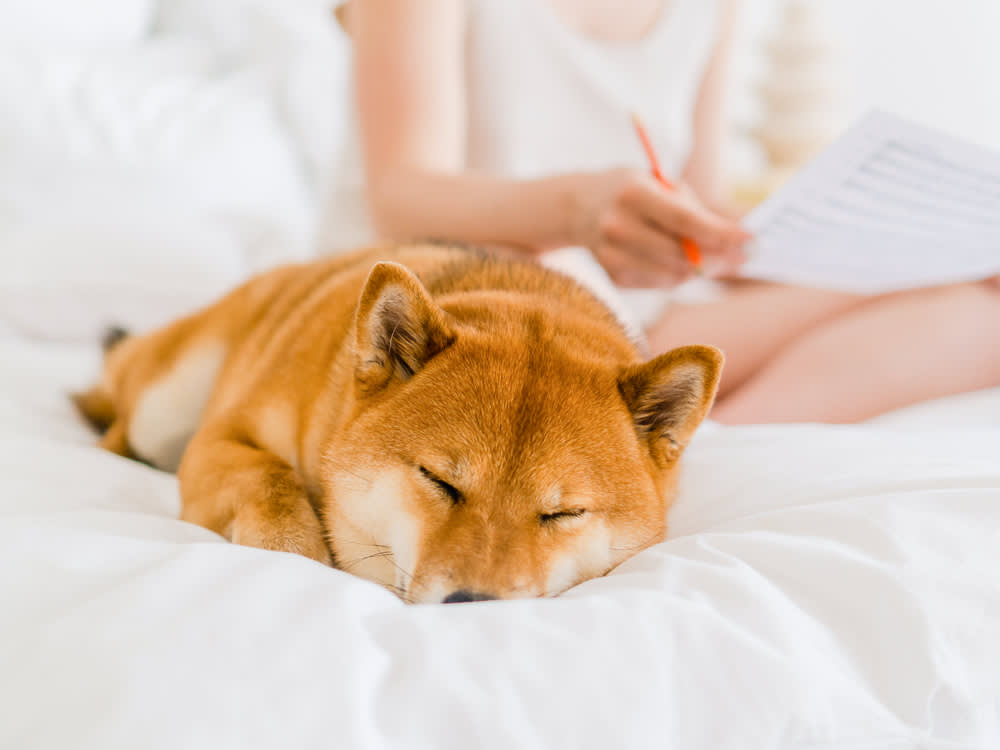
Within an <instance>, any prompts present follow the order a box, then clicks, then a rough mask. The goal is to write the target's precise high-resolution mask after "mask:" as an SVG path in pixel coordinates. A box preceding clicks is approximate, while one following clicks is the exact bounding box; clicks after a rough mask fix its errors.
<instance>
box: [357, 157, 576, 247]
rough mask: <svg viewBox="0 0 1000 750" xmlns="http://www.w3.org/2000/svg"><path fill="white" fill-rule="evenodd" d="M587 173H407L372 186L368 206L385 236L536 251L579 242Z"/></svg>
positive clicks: (385, 179) (386, 177)
mask: <svg viewBox="0 0 1000 750" xmlns="http://www.w3.org/2000/svg"><path fill="white" fill-rule="evenodd" d="M582 179H585V178H584V176H582V175H560V176H556V177H548V178H543V179H538V180H512V179H504V178H494V177H489V176H485V175H476V174H468V173H466V174H440V173H428V172H406V173H401V172H400V173H393V174H392V175H388V176H385V177H383V178H382V179H380V180H377V181H375V183H374V184H373V185H371V186H370V188H369V204H370V206H371V209H372V218H373V219H374V221H375V226H376V229H377V231H378V234H379V236H380V237H381V238H383V239H393V240H409V239H418V238H434V239H448V240H456V241H461V242H472V243H479V244H500V245H507V246H512V247H516V248H519V249H520V250H521V251H522V252H525V253H528V254H535V253H539V252H542V251H544V250H547V249H552V248H556V247H562V246H566V245H571V244H574V241H575V239H576V237H577V235H578V232H577V227H576V223H577V222H578V218H577V217H578V215H579V208H578V205H577V204H578V199H577V195H578V190H577V187H578V185H579V183H580V181H581V180H582Z"/></svg>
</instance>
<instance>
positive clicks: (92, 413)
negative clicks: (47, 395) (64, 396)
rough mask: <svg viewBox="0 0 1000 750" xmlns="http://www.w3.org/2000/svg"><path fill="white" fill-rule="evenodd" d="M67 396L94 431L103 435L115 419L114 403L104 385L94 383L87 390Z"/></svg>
mask: <svg viewBox="0 0 1000 750" xmlns="http://www.w3.org/2000/svg"><path fill="white" fill-rule="evenodd" d="M69 397H70V400H71V401H72V402H73V405H74V406H75V407H76V410H77V411H78V412H80V416H82V417H83V418H84V419H86V420H87V423H88V424H89V425H90V426H91V427H92V428H93V429H94V431H95V432H97V433H99V434H101V435H103V434H104V433H105V432H107V431H108V428H109V427H111V423H112V422H114V421H115V417H116V416H117V415H116V414H115V405H114V403H113V402H112V401H111V396H110V394H109V393H108V392H107V390H105V389H104V386H101V385H95V386H94V387H93V388H91V389H90V390H89V391H80V392H77V393H71V394H70V396H69Z"/></svg>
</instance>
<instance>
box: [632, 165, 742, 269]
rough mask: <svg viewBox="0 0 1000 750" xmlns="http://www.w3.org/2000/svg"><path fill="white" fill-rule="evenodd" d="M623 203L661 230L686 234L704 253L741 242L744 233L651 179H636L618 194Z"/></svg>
mask: <svg viewBox="0 0 1000 750" xmlns="http://www.w3.org/2000/svg"><path fill="white" fill-rule="evenodd" d="M622 200H623V202H624V203H625V204H626V205H627V206H628V207H630V208H631V209H633V210H634V211H636V212H637V213H639V214H640V215H642V216H643V217H644V218H645V219H646V220H647V221H649V222H650V223H652V224H654V225H655V226H657V227H659V228H660V229H662V230H663V231H664V232H667V233H669V234H672V235H674V236H677V237H690V238H691V239H693V240H694V241H695V242H697V243H698V244H699V246H701V247H702V248H703V249H704V250H705V251H706V252H710V253H713V254H722V253H724V252H726V251H727V249H728V248H731V247H732V246H734V245H737V244H740V243H741V242H744V241H745V234H746V233H745V232H744V230H743V229H741V228H740V226H739V225H738V224H734V223H733V222H730V221H728V220H726V219H724V218H722V217H721V216H716V215H715V214H713V213H712V212H711V211H708V210H707V209H705V208H703V207H702V206H700V205H698V204H697V202H696V201H695V199H694V198H693V197H690V196H685V195H683V194H682V193H678V192H671V191H669V190H667V189H666V188H664V187H663V186H661V185H660V184H659V183H657V182H656V181H655V180H654V179H653V178H649V179H648V180H646V179H643V180H636V181H634V182H633V183H632V184H631V185H629V187H628V189H626V190H625V191H624V192H623V194H622Z"/></svg>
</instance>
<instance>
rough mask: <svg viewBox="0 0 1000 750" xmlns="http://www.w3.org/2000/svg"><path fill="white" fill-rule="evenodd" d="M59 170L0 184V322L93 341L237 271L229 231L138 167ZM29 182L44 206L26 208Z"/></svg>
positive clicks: (161, 317)
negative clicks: (8, 188) (15, 188)
mask: <svg viewBox="0 0 1000 750" xmlns="http://www.w3.org/2000/svg"><path fill="white" fill-rule="evenodd" d="M62 177H63V179H62V180H61V181H60V182H59V183H55V182H51V181H48V182H47V181H45V180H37V181H36V183H35V185H34V186H33V187H32V185H31V181H30V180H22V181H21V186H22V188H23V190H22V192H21V194H20V195H19V196H18V197H17V198H13V197H12V196H11V195H9V194H8V195H6V196H5V195H4V193H3V192H2V191H0V264H2V273H0V322H3V323H5V324H6V325H5V326H4V327H13V328H15V329H18V330H20V331H22V332H24V333H26V334H29V335H31V336H35V337H41V338H46V339H51V340H61V341H96V340H97V338H98V337H99V336H100V334H101V331H102V330H103V329H104V328H105V327H107V326H108V325H112V324H114V325H123V326H125V327H127V328H130V329H134V330H137V331H142V330H148V329H150V328H153V327H155V326H158V325H161V324H163V323H166V322H168V321H170V320H172V319H174V318H176V317H178V316H180V315H183V314H185V313H188V312H190V311H192V310H194V309H196V308H198V307H200V306H202V305H204V304H207V303H209V302H211V301H212V300H214V299H215V298H217V297H218V296H220V295H222V294H223V293H225V292H226V291H227V290H228V289H229V288H231V287H232V286H234V285H235V284H237V283H238V282H239V281H241V280H242V279H243V278H245V276H246V275H247V272H248V270H249V269H248V266H247V261H246V258H245V253H244V249H243V244H242V242H241V240H240V238H239V235H238V234H236V233H234V232H233V231H232V230H231V228H230V227H228V226H227V225H226V224H225V223H222V222H218V221H213V220H212V219H209V218H206V217H205V216H204V215H202V214H201V212H200V211H199V210H198V209H197V207H196V206H194V205H193V204H191V203H190V202H188V201H186V200H185V198H184V196H183V195H179V194H176V193H172V192H171V191H170V190H168V189H165V188H164V187H163V186H162V185H158V184H157V183H155V182H153V183H150V182H149V181H148V180H146V179H145V178H143V177H142V176H138V175H132V176H131V177H129V176H127V175H124V174H121V175H115V176H114V178H113V179H112V178H111V176H110V175H104V176H103V179H102V180H93V181H88V180H86V179H85V178H84V175H83V174H80V175H76V177H75V179H74V178H72V177H70V176H67V174H65V173H63V174H62ZM84 185H86V187H85V188H83V186H84ZM33 191H34V192H41V193H44V194H45V195H46V196H47V201H46V202H47V205H48V208H49V211H48V212H44V213H43V212H39V211H34V210H31V209H30V207H29V204H30V203H31V196H30V195H29V194H30V193H31V192H33ZM5 198H6V199H5Z"/></svg>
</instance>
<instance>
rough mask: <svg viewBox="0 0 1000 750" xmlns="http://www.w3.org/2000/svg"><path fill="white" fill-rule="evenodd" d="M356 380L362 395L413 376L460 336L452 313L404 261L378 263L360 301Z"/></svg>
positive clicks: (357, 325)
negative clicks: (451, 321)
mask: <svg viewBox="0 0 1000 750" xmlns="http://www.w3.org/2000/svg"><path fill="white" fill-rule="evenodd" d="M355 335H356V340H355V378H356V382H357V385H358V389H359V392H360V393H361V394H372V393H374V392H376V391H378V390H380V389H382V388H383V387H385V386H386V385H388V384H389V383H390V382H393V381H399V382H403V381H406V380H409V379H410V378H411V377H413V375H414V374H416V373H417V372H419V371H420V370H421V369H423V367H424V365H426V364H427V362H428V361H430V359H431V358H432V357H434V356H435V355H436V354H438V353H440V352H441V351H443V350H444V349H446V348H447V347H448V346H450V345H451V343H452V342H453V341H454V340H455V334H454V331H453V330H452V328H451V326H450V325H449V323H448V320H447V315H446V313H445V312H444V310H442V309H441V308H440V307H438V306H437V305H436V304H435V303H434V300H432V299H431V296H430V294H428V292H427V290H426V289H425V288H424V285H423V284H421V283H420V280H419V279H418V278H417V277H416V276H414V275H413V273H411V272H410V271H409V270H408V269H407V268H405V267H404V266H401V265H400V264H399V263H390V262H385V261H383V262H381V263H376V264H375V266H374V267H373V268H372V270H371V272H370V273H369V274H368V280H367V281H366V282H365V288H364V291H362V292H361V300H360V301H359V302H358V311H357V319H356V332H355Z"/></svg>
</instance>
